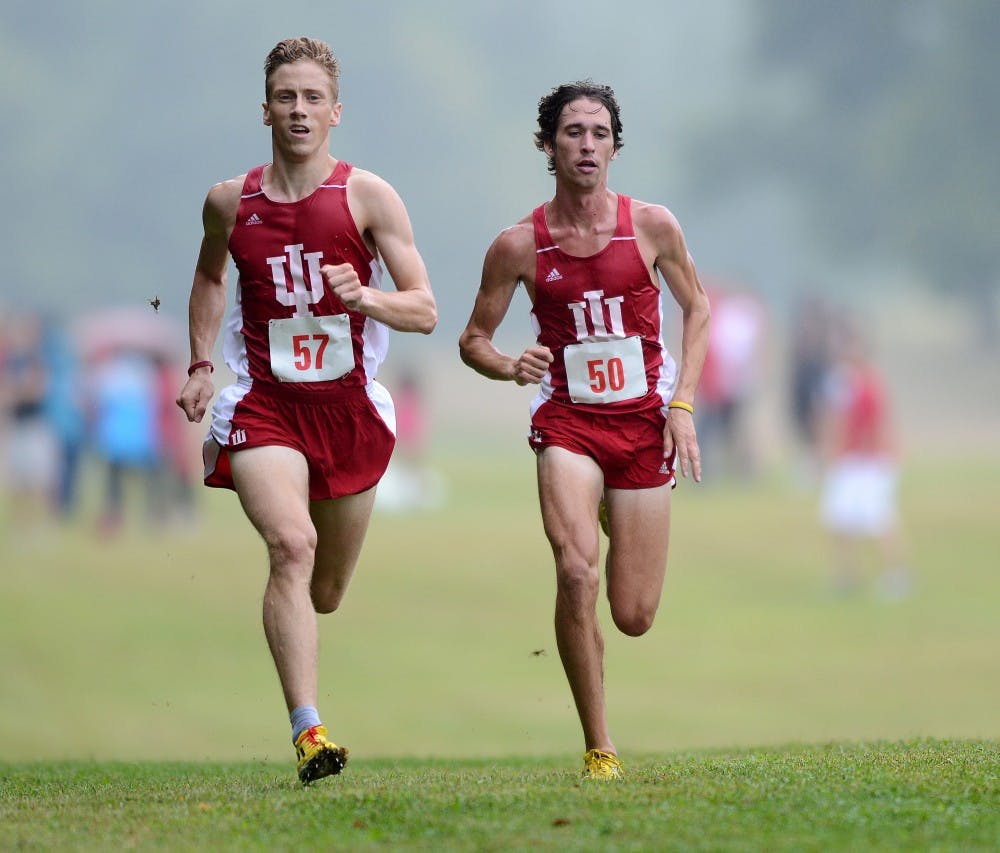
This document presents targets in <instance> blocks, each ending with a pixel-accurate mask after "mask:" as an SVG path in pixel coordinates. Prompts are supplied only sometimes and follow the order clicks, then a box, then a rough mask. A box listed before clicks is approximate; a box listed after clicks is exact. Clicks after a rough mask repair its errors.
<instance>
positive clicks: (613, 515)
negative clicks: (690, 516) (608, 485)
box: [605, 484, 671, 606]
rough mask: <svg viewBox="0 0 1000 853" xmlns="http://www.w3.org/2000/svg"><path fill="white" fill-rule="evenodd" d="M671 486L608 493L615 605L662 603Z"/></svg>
mask: <svg viewBox="0 0 1000 853" xmlns="http://www.w3.org/2000/svg"><path fill="white" fill-rule="evenodd" d="M670 488H671V487H670V485H669V484H668V485H664V486H657V487H656V488H652V489H607V490H606V492H605V499H606V501H607V509H608V521H609V523H610V526H611V541H610V544H609V546H608V598H609V599H610V600H611V602H612V605H613V606H614V605H615V604H616V603H618V604H621V605H632V604H635V603H643V604H645V605H647V606H648V605H649V604H650V603H653V604H654V606H655V602H658V601H659V598H660V592H661V590H662V588H663V577H664V575H665V573H666V568H667V550H668V546H669V544H670Z"/></svg>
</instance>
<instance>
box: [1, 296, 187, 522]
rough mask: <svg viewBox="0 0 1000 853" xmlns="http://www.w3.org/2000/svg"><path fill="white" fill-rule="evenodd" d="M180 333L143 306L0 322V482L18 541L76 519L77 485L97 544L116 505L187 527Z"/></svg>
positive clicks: (118, 510)
mask: <svg viewBox="0 0 1000 853" xmlns="http://www.w3.org/2000/svg"><path fill="white" fill-rule="evenodd" d="M184 338H185V336H184V330H183V329H182V328H181V327H180V325H179V324H178V323H177V322H176V321H174V320H171V319H169V318H167V317H161V316H157V315H155V313H154V312H153V310H152V309H150V310H149V314H148V315H147V314H146V313H145V312H142V311H140V310H138V309H113V310H106V311H102V312H95V313H93V314H88V315H84V316H82V317H80V318H79V320H77V321H75V322H73V323H72V324H70V325H66V324H64V323H60V322H58V321H56V320H54V319H52V318H49V317H46V316H44V315H42V314H37V313H35V314H32V313H27V314H22V313H8V314H5V315H4V316H3V317H2V334H0V402H2V410H3V424H2V426H0V436H2V441H3V460H4V472H3V473H4V479H3V482H4V486H5V498H6V502H7V512H6V518H7V522H8V524H9V525H10V526H11V528H12V529H14V530H16V531H17V533H18V537H19V538H22V539H23V538H27V539H28V541H30V540H31V539H32V538H33V537H41V536H44V531H45V529H46V527H47V523H48V522H49V521H71V520H73V519H76V518H78V516H79V515H80V513H81V512H82V510H81V505H82V504H83V503H84V502H85V498H84V491H85V488H86V486H91V487H92V489H91V490H92V491H94V492H96V494H95V495H94V500H92V501H86V503H87V507H88V510H87V511H88V513H89V515H90V516H91V520H92V521H93V523H94V525H95V528H96V530H97V531H98V532H99V533H100V534H101V535H102V536H105V537H113V536H115V535H116V534H117V533H118V532H119V531H120V530H121V528H122V526H123V524H124V522H125V520H126V511H127V510H128V511H131V512H133V513H134V514H135V516H136V517H138V518H141V519H142V521H143V522H144V523H146V524H149V525H154V526H157V527H160V526H183V525H186V524H189V523H191V522H192V521H193V519H194V500H195V492H194V486H195V485H196V483H197V479H198V474H199V471H198V457H197V446H196V445H193V444H192V442H191V440H190V439H191V435H190V433H189V432H188V430H186V429H185V426H186V425H185V424H184V422H183V418H182V417H178V415H180V411H179V410H178V409H177V407H176V406H175V405H174V398H175V396H176V393H177V385H178V376H179V375H182V373H181V372H180V371H181V370H182V365H183V364H184V363H185V362H184V358H185V356H184V352H185V348H184ZM85 484H86V486H85ZM88 497H89V496H88Z"/></svg>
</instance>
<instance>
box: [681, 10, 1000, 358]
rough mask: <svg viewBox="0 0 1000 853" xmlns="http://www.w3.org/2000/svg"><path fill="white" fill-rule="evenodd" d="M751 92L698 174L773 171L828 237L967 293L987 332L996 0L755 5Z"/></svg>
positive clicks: (717, 133)
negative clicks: (799, 198)
mask: <svg viewBox="0 0 1000 853" xmlns="http://www.w3.org/2000/svg"><path fill="white" fill-rule="evenodd" d="M753 3H754V8H755V9H756V11H757V16H756V26H757V31H756V33H755V35H754V37H753V38H752V39H751V57H750V59H751V67H754V68H755V69H756V74H754V75H752V76H751V77H749V78H748V85H749V86H752V87H753V90H752V91H748V92H747V97H746V99H745V102H744V105H743V107H742V108H741V109H740V110H739V111H738V112H737V113H736V114H734V115H731V116H730V117H729V118H727V119H725V126H724V127H722V128H719V127H714V128H712V129H711V130H710V132H709V134H708V136H709V137H710V139H707V140H701V141H700V142H699V144H698V147H697V149H696V151H695V161H696V163H697V164H698V177H697V180H698V181H699V182H700V183H701V185H702V189H703V190H707V189H710V188H711V187H712V186H714V188H715V189H716V190H718V191H720V192H727V193H728V192H732V191H733V189H734V187H736V186H738V185H739V184H740V182H757V181H760V180H778V181H781V182H784V183H785V184H786V185H787V186H790V187H791V188H792V189H793V191H794V192H795V193H796V194H797V195H798V196H799V197H801V198H802V199H803V200H804V202H805V206H806V209H807V210H808V211H809V213H810V215H811V216H812V217H813V221H812V223H811V224H812V226H813V228H814V229H815V231H816V233H817V234H819V235H820V237H821V238H822V240H823V242H824V243H825V244H826V247H827V248H828V249H829V250H830V251H831V253H835V255H836V256H840V257H844V258H846V259H847V261H846V265H847V266H848V267H850V266H852V265H853V264H854V263H855V262H857V261H860V262H865V261H876V262H877V261H885V260H894V261H901V262H902V263H903V264H904V265H905V266H906V267H908V268H909V269H910V270H911V271H912V272H915V273H917V276H916V277H918V278H923V279H926V280H928V281H930V282H932V283H934V284H935V285H937V286H939V287H940V288H941V289H942V290H943V291H945V292H947V293H953V294H956V295H961V296H962V297H964V298H965V299H966V300H967V303H968V305H969V306H970V307H971V308H972V309H973V311H974V312H975V316H976V318H977V321H978V322H979V323H980V329H981V331H982V332H983V334H984V336H985V337H986V338H987V339H988V340H990V341H991V342H996V341H997V338H998V335H997V331H998V328H997V326H998V317H997V292H998V285H1000V253H998V251H997V236H996V235H997V234H998V233H1000V204H998V203H997V199H998V198H1000V160H998V158H997V153H996V149H995V148H994V146H995V144H996V140H997V139H1000V94H998V89H997V81H998V80H1000V51H998V50H997V49H996V45H997V43H998V41H1000V15H997V6H996V2H995V0H961V2H957V3H949V2H945V0H880V2H878V3H871V2H869V0H845V2H841V3H827V2H825V0H799V2H795V3H789V2H787V0H753Z"/></svg>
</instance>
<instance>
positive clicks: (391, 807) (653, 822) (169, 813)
mask: <svg viewBox="0 0 1000 853" xmlns="http://www.w3.org/2000/svg"><path fill="white" fill-rule="evenodd" d="M998 762H1000V748H998V745H997V744H996V743H987V742H971V741H965V742H959V741H911V742H906V743H891V744H890V743H873V744H868V745H837V744H834V745H828V746H822V747H818V746H817V747H791V748H784V749H775V750H753V751H743V750H739V751H710V752H697V753H676V754H665V755H644V756H641V757H636V758H635V759H634V760H633V762H632V764H631V765H630V767H629V775H628V778H627V780H625V781H623V782H620V783H617V782H613V783H592V782H591V783H582V782H581V781H580V780H579V779H578V778H577V777H576V776H575V773H573V772H570V771H568V770H567V769H566V768H565V767H564V766H563V765H562V764H561V763H560V762H559V761H557V760H554V759H542V760H528V759H524V758H517V759H515V758H508V759H505V760H503V761H482V760H468V759H466V760H454V761H441V760H434V761H430V760H417V759H409V760H396V761H391V760H385V759H382V760H375V761H368V762H364V763H363V764H360V765H359V766H357V767H356V768H355V767H353V766H350V765H349V767H348V770H347V771H346V772H345V773H344V774H343V775H342V776H340V777H338V778H333V779H326V780H321V781H320V782H318V783H316V784H315V785H313V786H312V787H310V788H308V789H302V788H300V787H298V786H297V785H296V784H295V783H294V782H293V781H292V780H291V778H290V777H289V774H288V772H287V768H286V767H285V766H278V767H275V766H273V765H270V764H268V763H263V762H258V763H244V764H216V763H204V764H177V763H152V762H149V763H142V764H130V763H109V764H95V763H87V762H54V763H44V764H17V765H7V766H3V765H0V772H2V774H3V783H2V785H0V792H2V793H0V827H2V828H0V846H2V847H4V848H5V849H11V848H17V847H31V848H59V849H118V848H125V847H128V848H133V847H139V848H150V847H167V848H169V849H230V850H275V849H278V850H292V849H344V850H364V849H374V848H379V847H389V848H391V849H421V850H528V849H543V850H565V849H572V850H671V849H674V850H679V849H728V850H765V849H766V850H847V849H885V850H897V849H937V850H941V849H946V850H960V849H961V850H991V849H996V845H997V843H998V841H1000V808H998V806H1000V787H998V785H1000V782H998V777H997V766H998Z"/></svg>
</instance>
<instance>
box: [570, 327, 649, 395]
mask: <svg viewBox="0 0 1000 853" xmlns="http://www.w3.org/2000/svg"><path fill="white" fill-rule="evenodd" d="M563 360H564V361H565V363H566V381H567V383H568V385H569V396H570V399H571V400H572V401H573V402H574V403H617V402H619V401H620V400H633V399H635V398H636V397H642V396H643V395H644V394H645V393H646V391H647V390H648V388H647V386H646V363H645V361H644V360H643V357H642V341H641V340H640V338H639V336H638V335H635V336H633V337H631V338H614V339H612V340H610V341H592V342H590V343H585V344H570V345H569V346H567V347H565V348H564V349H563Z"/></svg>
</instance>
